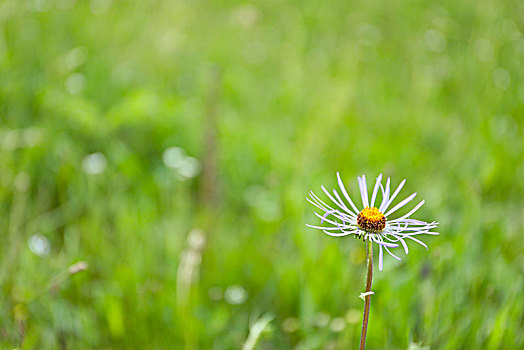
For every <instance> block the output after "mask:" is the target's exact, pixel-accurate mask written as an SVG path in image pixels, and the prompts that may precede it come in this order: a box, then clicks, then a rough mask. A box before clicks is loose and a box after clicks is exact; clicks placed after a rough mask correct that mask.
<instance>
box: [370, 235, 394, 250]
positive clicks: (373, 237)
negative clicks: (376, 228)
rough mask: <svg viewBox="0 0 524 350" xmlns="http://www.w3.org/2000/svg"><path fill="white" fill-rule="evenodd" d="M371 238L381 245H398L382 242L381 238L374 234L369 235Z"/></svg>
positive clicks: (391, 246) (392, 246)
mask: <svg viewBox="0 0 524 350" xmlns="http://www.w3.org/2000/svg"><path fill="white" fill-rule="evenodd" d="M371 239H372V240H373V242H375V243H377V244H378V245H383V246H386V247H390V248H396V247H398V244H395V243H387V242H384V241H383V240H382V239H379V238H377V237H376V236H375V235H371Z"/></svg>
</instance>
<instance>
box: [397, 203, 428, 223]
mask: <svg viewBox="0 0 524 350" xmlns="http://www.w3.org/2000/svg"><path fill="white" fill-rule="evenodd" d="M424 203H426V201H425V200H421V201H420V203H419V204H417V205H416V206H415V208H413V209H411V210H410V211H409V213H407V214H406V215H403V216H401V217H400V218H398V219H395V220H391V223H394V222H397V221H401V220H404V219H405V218H408V217H409V216H410V215H411V214H413V213H414V212H416V211H417V210H418V209H419V208H420V207H421V206H423V205H424Z"/></svg>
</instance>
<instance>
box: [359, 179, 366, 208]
mask: <svg viewBox="0 0 524 350" xmlns="http://www.w3.org/2000/svg"><path fill="white" fill-rule="evenodd" d="M357 180H358V187H359V189H360V198H361V199H362V206H364V207H369V201H368V188H367V185H366V175H362V177H360V176H359V177H357Z"/></svg>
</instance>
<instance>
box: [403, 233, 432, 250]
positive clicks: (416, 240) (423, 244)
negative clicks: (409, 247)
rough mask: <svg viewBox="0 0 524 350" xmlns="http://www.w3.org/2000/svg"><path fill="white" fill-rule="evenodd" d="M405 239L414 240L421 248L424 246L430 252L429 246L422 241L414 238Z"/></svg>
mask: <svg viewBox="0 0 524 350" xmlns="http://www.w3.org/2000/svg"><path fill="white" fill-rule="evenodd" d="M404 237H405V238H409V239H412V240H414V241H415V242H417V243H418V244H420V245H421V246H423V247H424V248H426V250H429V249H428V246H427V245H426V244H425V243H424V242H422V241H419V240H418V239H416V238H414V237H411V236H404Z"/></svg>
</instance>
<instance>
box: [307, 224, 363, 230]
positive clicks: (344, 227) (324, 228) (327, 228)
mask: <svg viewBox="0 0 524 350" xmlns="http://www.w3.org/2000/svg"><path fill="white" fill-rule="evenodd" d="M306 226H307V227H311V228H315V229H318V230H328V231H337V230H339V231H340V230H347V229H349V230H355V229H356V227H354V226H349V225H346V226H341V227H335V226H333V227H324V226H315V225H310V224H306Z"/></svg>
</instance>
